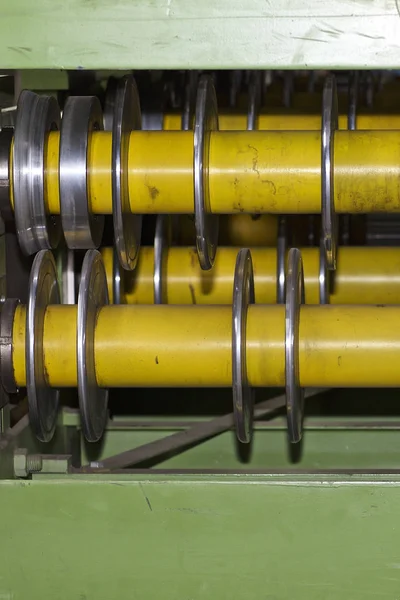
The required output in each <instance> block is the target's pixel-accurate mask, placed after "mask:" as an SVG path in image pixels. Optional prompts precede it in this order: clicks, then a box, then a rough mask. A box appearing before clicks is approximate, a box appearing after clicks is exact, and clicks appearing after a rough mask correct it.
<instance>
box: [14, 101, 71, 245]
mask: <svg viewBox="0 0 400 600" xmlns="http://www.w3.org/2000/svg"><path fill="white" fill-rule="evenodd" d="M59 127H60V107H59V106H58V104H57V101H56V99H55V98H53V97H51V96H38V95H37V94H34V93H33V92H29V91H27V90H23V91H22V92H21V94H20V96H19V99H18V108H17V116H16V124H15V134H14V146H13V186H14V211H15V223H16V228H17V233H18V240H19V243H20V246H21V249H22V251H23V252H24V253H25V254H27V255H30V254H34V253H35V252H38V251H39V250H44V249H47V248H55V247H56V246H57V244H58V242H59V240H60V235H61V226H60V218H59V217H56V216H48V215H47V214H46V208H45V202H44V171H45V165H44V163H45V160H44V154H45V143H46V137H47V133H48V132H49V131H52V130H58V129H59Z"/></svg>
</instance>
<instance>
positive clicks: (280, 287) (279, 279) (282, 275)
mask: <svg viewBox="0 0 400 600" xmlns="http://www.w3.org/2000/svg"><path fill="white" fill-rule="evenodd" d="M286 249H287V224H286V217H282V216H280V217H278V240H277V245H276V251H277V257H276V258H277V261H276V271H277V272H276V301H277V303H278V304H284V303H285V289H286V264H285V262H286Z"/></svg>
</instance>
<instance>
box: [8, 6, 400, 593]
mask: <svg viewBox="0 0 400 600" xmlns="http://www.w3.org/2000/svg"><path fill="white" fill-rule="evenodd" d="M156 4H158V3H156ZM167 4H168V7H167V9H166V10H167V11H170V10H172V9H171V6H172V5H173V4H174V3H171V2H168V3H167ZM236 4H237V3H236ZM170 5H171V6H170ZM120 8H121V7H120ZM120 8H118V10H119V9H120ZM116 10H117V8H116ZM382 10H383V9H382ZM102 14H103V13H102ZM103 16H104V14H103ZM169 16H170V14H169ZM154 18H155V17H154ZM146 27H147V26H146ZM95 62H96V61H95ZM133 62H134V61H133ZM88 66H90V65H88ZM92 66H93V69H92V70H91V71H89V70H86V69H76V68H75V69H73V70H72V69H71V70H70V71H67V70H66V68H67V67H66V68H65V69H63V70H62V71H61V72H60V73H61V74H60V73H58V75H56V74H53V75H51V72H49V73H47V72H46V73H43V72H42V73H40V72H37V74H36V77H34V76H33V75H32V74H31V75H30V76H28V75H27V73H28V71H27V72H25V71H24V70H22V71H20V72H18V73H16V74H15V73H11V72H5V74H4V78H3V81H2V80H1V79H0V91H1V92H2V94H3V96H0V98H2V103H3V106H2V110H1V117H2V128H1V131H0V212H1V230H0V258H1V260H0V269H1V273H0V294H1V303H0V307H1V311H0V383H1V386H0V409H1V434H0V475H1V479H0V508H1V514H2V520H1V521H0V522H1V533H2V539H3V540H4V544H3V548H4V550H3V554H2V555H1V558H2V559H3V560H2V561H1V564H3V565H5V566H4V568H3V567H2V568H0V576H1V578H0V581H1V583H0V598H1V597H5V598H15V599H17V598H28V597H30V598H36V597H37V598H39V597H40V598H96V599H97V598H114V597H115V598H117V597H121V598H131V597H136V596H137V597H141V598H153V597H155V596H159V597H165V598H193V599H194V598H199V599H200V598H203V597H206V596H207V597H210V596H213V597H217V598H218V597H221V598H223V597H228V595H229V597H231V596H233V595H235V593H236V596H238V595H239V596H240V597H246V598H260V597H266V598H271V599H272V598H287V597H289V596H290V597H296V598H303V597H304V598H306V597H307V598H308V599H309V598H320V597H329V598H332V599H336V598H337V599H339V598H342V597H343V596H346V595H347V596H348V597H351V598H361V597H363V598H364V597H365V596H366V595H368V594H372V593H374V594H375V595H378V594H381V597H393V598H395V597H396V594H397V593H398V576H397V573H398V566H399V565H398V559H397V554H396V552H397V551H396V546H395V544H394V542H392V539H393V537H396V535H394V536H393V532H394V534H396V532H397V529H398V528H400V517H399V515H398V508H397V507H398V495H399V491H398V488H399V484H400V476H399V473H400V471H399V468H400V467H399V465H400V462H399V452H398V448H399V443H398V438H399V434H400V431H399V430H400V420H399V416H398V415H399V398H398V394H399V392H398V388H399V387H400V368H399V365H400V326H399V324H400V236H399V230H400V229H399V228H400V222H399V218H398V213H399V212H400V187H399V181H400V116H399V109H398V107H399V106H400V81H399V78H398V73H397V71H393V70H390V71H389V70H383V69H382V68H379V69H378V68H377V69H373V68H372V66H373V65H371V69H368V71H359V70H354V69H352V70H349V69H348V68H347V65H346V64H342V65H341V68H340V69H335V68H334V66H335V65H328V64H322V65H317V64H316V65H315V66H316V67H320V66H322V67H324V69H323V70H316V69H314V68H312V67H313V65H312V64H311V65H308V66H307V68H308V69H309V70H307V71H304V67H305V65H301V66H302V67H303V70H292V71H287V70H285V69H286V68H287V66H288V65H286V64H281V65H274V66H275V67H276V68H275V69H270V68H267V67H268V65H266V64H257V65H254V64H253V65H250V66H251V67H252V68H251V69H249V68H248V67H249V65H247V66H246V65H244V64H240V65H239V67H240V68H236V69H235V70H233V69H229V70H220V69H215V68H214V67H216V66H218V65H215V64H214V65H213V61H211V62H210V64H207V65H199V64H194V65H193V68H191V69H190V70H189V69H187V68H181V67H182V66H184V67H186V66H187V65H176V64H174V65H170V64H165V65H162V64H160V65H158V67H159V69H157V70H156V66H155V65H154V64H153V65H151V67H152V68H151V69H150V70H143V68H142V70H141V69H140V68H139V67H144V65H142V64H139V65H135V64H133V65H132V64H131V65H130V66H129V68H127V69H125V70H124V71H123V72H122V71H118V70H117V71H113V72H104V71H103V70H102V69H100V66H99V65H96V64H94V65H92ZM103 66H104V65H103ZM114 66H115V65H114ZM124 66H126V65H124V64H119V65H118V67H119V68H120V69H122V68H124ZM132 66H133V67H134V70H132ZM204 66H207V69H204ZM232 66H237V65H232ZM255 66H256V67H257V68H254V67H255ZM364 66H365V65H364ZM384 66H387V65H384ZM167 67H169V69H168V68H167ZM172 67H179V70H171V68H172ZM278 67H281V68H282V69H284V70H282V71H281V70H278V69H277V68H278ZM352 67H354V65H352ZM41 78H43V81H41ZM26 82H30V85H27V83H26ZM376 548H379V552H377V551H376ZM266 551H267V552H266ZM266 554H267V555H268V559H267V560H266V558H265V556H266ZM83 564H84V566H82V565H83ZM396 569H397V570H396ZM68 573H71V574H73V576H72V575H71V577H70V578H69V577H68V581H67V582H66V574H68ZM21 574H23V576H22V575H21ZM338 582H341V583H340V584H339V583H338Z"/></svg>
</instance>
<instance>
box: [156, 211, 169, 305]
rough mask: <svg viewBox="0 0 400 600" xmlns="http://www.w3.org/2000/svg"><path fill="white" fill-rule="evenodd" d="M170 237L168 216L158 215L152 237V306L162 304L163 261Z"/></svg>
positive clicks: (163, 300)
mask: <svg viewBox="0 0 400 600" xmlns="http://www.w3.org/2000/svg"><path fill="white" fill-rule="evenodd" d="M170 237H171V218H170V216H169V215H158V216H157V221H156V232H155V236H154V273H153V289H154V304H164V302H165V299H164V293H163V292H164V281H163V279H164V278H163V272H164V269H163V267H164V259H165V250H166V247H167V246H168V245H169V242H170Z"/></svg>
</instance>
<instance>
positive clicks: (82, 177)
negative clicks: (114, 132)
mask: <svg viewBox="0 0 400 600" xmlns="http://www.w3.org/2000/svg"><path fill="white" fill-rule="evenodd" d="M102 129H103V115H102V112H101V106H100V102H99V100H98V99H97V98H96V97H95V96H70V97H69V98H68V100H67V102H66V104H65V108H64V113H63V118H62V123H61V138H60V165H59V177H60V202H61V221H62V226H63V230H64V237H65V241H66V243H67V246H68V248H70V249H71V250H79V249H81V250H86V249H88V248H97V247H98V246H99V245H100V243H101V238H102V236H103V229H104V215H93V214H90V210H89V198H88V187H87V169H88V165H87V159H88V148H89V143H90V134H91V132H92V131H96V130H102Z"/></svg>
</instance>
